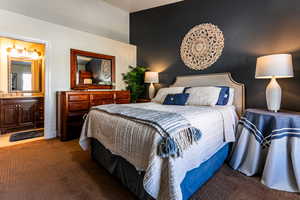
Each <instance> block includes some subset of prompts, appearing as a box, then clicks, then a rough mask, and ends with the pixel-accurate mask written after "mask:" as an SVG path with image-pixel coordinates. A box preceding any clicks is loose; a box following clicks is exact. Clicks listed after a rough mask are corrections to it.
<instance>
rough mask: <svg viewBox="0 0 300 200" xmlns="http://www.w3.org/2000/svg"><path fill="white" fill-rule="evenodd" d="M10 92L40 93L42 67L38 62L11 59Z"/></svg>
mask: <svg viewBox="0 0 300 200" xmlns="http://www.w3.org/2000/svg"><path fill="white" fill-rule="evenodd" d="M9 72H10V78H9V80H8V81H9V91H10V92H40V80H41V75H40V74H41V67H40V62H39V61H38V60H27V59H21V58H10V59H9Z"/></svg>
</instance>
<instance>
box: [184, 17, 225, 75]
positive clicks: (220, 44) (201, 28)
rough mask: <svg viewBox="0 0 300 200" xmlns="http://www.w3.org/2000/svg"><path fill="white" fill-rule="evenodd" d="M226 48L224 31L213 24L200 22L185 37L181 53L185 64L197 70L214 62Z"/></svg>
mask: <svg viewBox="0 0 300 200" xmlns="http://www.w3.org/2000/svg"><path fill="white" fill-rule="evenodd" d="M223 48H224V36H223V33H222V31H221V30H220V29H219V28H218V27H217V26H216V25H213V24H210V23H206V24H200V25H198V26H195V27H194V28H192V29H191V30H190V31H189V32H188V33H187V34H186V35H185V37H184V38H183V41H182V44H181V48H180V55H181V59H182V60H183V62H184V64H185V65H186V66H188V67H189V68H192V69H195V70H203V69H206V68H208V67H210V66H211V65H212V64H214V63H215V62H216V61H217V60H218V58H219V57H220V56H221V54H222V51H223Z"/></svg>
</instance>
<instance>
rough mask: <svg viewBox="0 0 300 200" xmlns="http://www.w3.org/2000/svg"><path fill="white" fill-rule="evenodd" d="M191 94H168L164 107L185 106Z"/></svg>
mask: <svg viewBox="0 0 300 200" xmlns="http://www.w3.org/2000/svg"><path fill="white" fill-rule="evenodd" d="M189 96H190V94H187V93H180V94H168V95H167V96H166V98H165V100H164V103H163V104H164V105H180V106H184V105H185V103H186V101H187V100H188V98H189Z"/></svg>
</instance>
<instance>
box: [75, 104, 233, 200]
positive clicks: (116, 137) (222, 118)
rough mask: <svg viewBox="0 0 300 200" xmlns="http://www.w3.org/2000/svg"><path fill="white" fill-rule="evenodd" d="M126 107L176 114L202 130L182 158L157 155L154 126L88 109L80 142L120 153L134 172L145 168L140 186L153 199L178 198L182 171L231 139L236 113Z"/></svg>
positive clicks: (192, 108)
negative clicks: (98, 144) (93, 141)
mask: <svg viewBox="0 0 300 200" xmlns="http://www.w3.org/2000/svg"><path fill="white" fill-rule="evenodd" d="M127 106H133V107H135V106H136V107H140V108H145V109H153V110H161V111H171V112H177V113H180V114H181V115H182V116H184V117H185V118H186V119H187V120H189V121H190V123H191V125H192V126H194V127H195V128H198V129H200V130H201V132H202V137H201V139H200V141H199V142H198V143H196V144H194V145H192V146H191V148H189V149H187V150H186V151H184V154H183V156H182V157H179V158H165V159H162V158H161V157H159V156H157V154H156V152H157V144H158V142H159V141H160V139H161V137H160V136H159V135H158V134H156V131H155V129H154V128H152V127H149V126H146V125H144V124H139V123H137V122H133V121H130V120H128V119H125V118H122V117H119V116H114V115H110V114H108V113H105V112H101V111H99V110H92V111H90V113H89V115H88V117H87V120H86V122H85V124H84V126H83V129H82V134H81V137H80V145H81V147H82V148H83V149H85V150H86V149H88V148H89V138H95V139H97V140H99V141H100V142H101V144H102V145H104V146H105V147H106V148H107V149H109V150H110V151H111V152H112V153H113V154H115V155H119V156H122V157H123V158H125V159H126V160H127V161H128V162H130V163H131V164H133V165H134V166H135V167H136V169H137V170H138V171H145V172H146V174H145V178H144V189H145V190H146V191H147V192H148V193H149V194H150V195H151V196H152V197H154V198H155V199H163V200H165V199H170V200H180V199H182V193H181V189H180V184H181V182H182V181H183V179H184V177H185V174H186V173H187V172H188V171H190V170H192V169H194V168H196V167H198V166H199V165H200V164H201V163H202V162H204V161H206V160H208V159H209V158H210V157H211V156H212V155H213V154H214V153H216V152H217V151H218V150H219V149H220V148H221V147H223V146H224V144H226V143H227V142H233V141H235V134H234V131H235V126H236V124H237V115H236V112H235V108H234V106H215V107H206V106H172V105H161V104H157V103H140V104H128V105H127Z"/></svg>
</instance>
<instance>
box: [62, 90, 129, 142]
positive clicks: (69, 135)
mask: <svg viewBox="0 0 300 200" xmlns="http://www.w3.org/2000/svg"><path fill="white" fill-rule="evenodd" d="M113 103H117V104H127V103H130V93H129V91H62V92H58V93H57V133H58V136H59V137H60V139H61V140H62V141H67V140H70V139H73V138H77V137H79V135H80V132H81V128H82V125H83V122H84V120H83V116H84V115H85V114H87V113H88V111H89V109H90V108H91V107H92V106H97V105H103V104H113Z"/></svg>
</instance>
